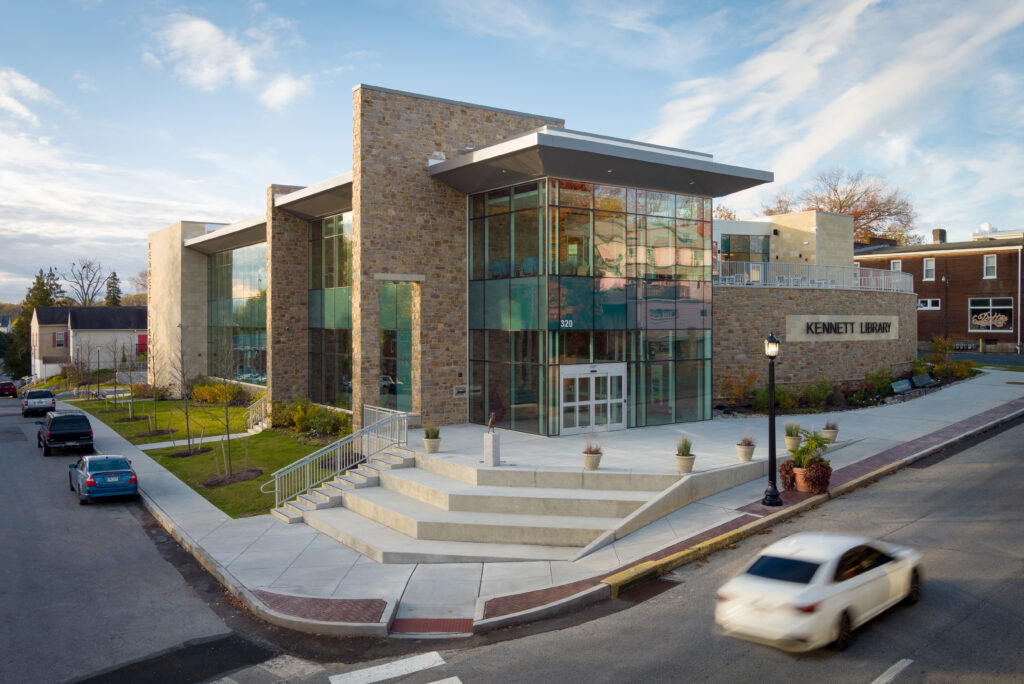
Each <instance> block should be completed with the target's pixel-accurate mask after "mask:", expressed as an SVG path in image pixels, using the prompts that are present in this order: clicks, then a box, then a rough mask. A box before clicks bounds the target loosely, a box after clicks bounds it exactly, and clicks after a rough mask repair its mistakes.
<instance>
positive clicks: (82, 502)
mask: <svg viewBox="0 0 1024 684" xmlns="http://www.w3.org/2000/svg"><path fill="white" fill-rule="evenodd" d="M87 503H89V500H88V499H86V498H85V497H84V496H82V490H81V489H79V490H78V505H79V506H84V505H85V504H87Z"/></svg>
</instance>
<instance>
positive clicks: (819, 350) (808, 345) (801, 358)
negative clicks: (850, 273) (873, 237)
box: [712, 287, 917, 401]
mask: <svg viewBox="0 0 1024 684" xmlns="http://www.w3.org/2000/svg"><path fill="white" fill-rule="evenodd" d="M713 310H714V328H713V331H712V349H713V354H714V356H713V357H712V359H713V361H712V363H713V367H714V368H713V372H714V380H713V397H714V400H715V401H717V400H719V399H720V398H721V397H722V396H723V383H724V382H725V381H726V380H730V379H731V380H733V381H739V380H742V379H743V378H745V376H746V375H747V374H748V373H755V374H756V375H757V380H756V382H755V384H757V385H764V384H767V382H768V361H767V359H765V357H764V338H765V336H767V335H768V333H769V332H770V331H771V330H774V331H775V334H776V336H777V337H778V338H779V339H780V340H781V341H782V349H781V351H780V353H779V357H778V358H777V359H776V361H775V380H776V382H777V383H779V384H781V385H792V386H794V387H799V386H802V385H805V384H807V383H809V382H812V381H814V380H817V379H820V378H830V379H833V380H837V381H842V380H863V379H864V374H865V373H868V372H871V371H875V370H878V369H879V368H881V367H883V366H886V367H889V368H892V369H893V370H894V371H896V372H902V371H905V370H909V369H910V365H911V363H912V362H913V360H914V358H916V356H917V295H915V294H914V293H892V292H868V291H855V290H817V289H805V288H799V289H798V288H774V287H771V288H769V287H764V288H761V287H715V289H714V308H713ZM799 314H822V315H837V316H841V315H878V316H895V315H898V316H899V335H900V337H899V339H898V340H885V341H875V342H854V341H849V342H788V343H787V341H786V339H785V331H786V316H787V315H799Z"/></svg>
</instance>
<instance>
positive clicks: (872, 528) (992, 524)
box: [232, 421, 1024, 684]
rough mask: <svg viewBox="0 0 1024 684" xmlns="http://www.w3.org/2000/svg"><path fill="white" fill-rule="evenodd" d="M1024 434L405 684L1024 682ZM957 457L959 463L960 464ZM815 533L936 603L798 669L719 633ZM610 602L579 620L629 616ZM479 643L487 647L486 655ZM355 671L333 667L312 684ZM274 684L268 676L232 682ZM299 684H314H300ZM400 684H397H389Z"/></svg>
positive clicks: (795, 662) (885, 621)
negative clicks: (879, 555)
mask: <svg viewBox="0 0 1024 684" xmlns="http://www.w3.org/2000/svg"><path fill="white" fill-rule="evenodd" d="M1022 443H1024V422H1020V421H1018V423H1017V424H1016V425H1015V426H1013V427H1011V428H1009V429H1007V430H1005V431H1003V432H1002V433H1001V434H997V435H995V436H994V437H991V438H990V439H988V440H986V441H983V442H981V443H978V444H976V445H974V446H972V447H969V448H967V449H966V450H963V451H961V452H959V453H955V454H954V455H952V456H948V454H940V455H938V456H936V457H932V458H931V459H929V460H928V461H926V462H924V463H922V464H921V467H916V468H911V469H907V470H903V471H900V472H898V473H896V474H894V475H891V476H887V477H884V478H883V479H881V480H880V481H878V482H877V483H876V484H874V485H872V486H870V487H867V488H862V489H859V490H857V491H855V492H852V493H850V494H848V495H846V496H843V497H840V498H839V499H836V500H834V501H831V502H829V503H827V504H826V505H824V506H822V507H820V508H818V509H817V510H813V511H809V512H807V513H805V514H803V515H802V516H800V517H798V518H795V519H792V520H791V521H790V522H788V523H783V524H781V525H778V526H777V527H776V528H774V530H773V531H772V533H771V534H766V535H760V536H754V537H751V538H750V539H747V540H745V541H743V542H742V543H740V544H738V545H737V546H736V547H735V548H733V549H731V550H725V551H721V552H719V553H716V554H713V555H712V556H710V558H709V559H708V561H707V562H706V563H705V564H702V565H701V564H696V565H690V566H686V567H684V568H681V569H680V570H677V571H676V573H677V574H676V578H677V579H678V580H680V581H679V583H678V584H675V585H668V584H667V583H666V584H665V585H663V586H671V588H669V589H668V590H667V591H664V592H663V593H661V594H658V595H656V596H653V597H651V598H647V600H646V601H643V602H641V603H638V604H637V605H635V606H631V607H629V608H628V609H625V610H619V611H618V612H614V613H612V614H606V615H603V616H600V617H597V618H596V619H592V620H587V621H584V622H580V623H579V624H576V625H573V626H568V627H566V628H563V629H558V630H555V631H546V632H542V633H534V634H530V635H527V636H525V637H523V638H520V639H511V640H505V641H502V642H500V643H493V644H489V645H482V646H478V647H473V648H464V649H461V650H452V649H451V648H446V647H448V646H450V645H449V644H440V643H439V644H436V645H431V644H429V642H421V643H420V648H421V651H422V652H429V651H438V652H439V653H440V655H441V657H442V658H443V659H444V661H445V664H444V665H441V666H437V667H431V668H430V669H426V670H423V671H421V672H418V673H416V674H412V675H407V676H405V677H404V678H400V679H396V680H394V681H403V682H412V683H426V682H437V681H439V680H444V679H445V678H449V677H458V678H459V680H460V681H461V682H462V683H463V684H475V683H477V682H498V681H500V682H558V683H559V684H569V683H572V682H588V683H591V682H594V683H596V682H644V683H645V684H646V683H649V682H684V681H685V682H694V681H696V682H743V681H757V682H794V681H796V682H801V681H802V682H863V683H868V682H875V681H876V678H878V677H880V676H881V675H883V673H885V672H886V671H887V670H889V668H891V667H893V666H894V665H896V664H897V663H900V662H901V661H904V660H907V659H909V660H911V661H912V662H911V663H910V664H909V665H908V666H906V668H905V669H903V670H902V671H901V672H900V673H899V674H898V675H897V676H896V678H895V680H894V681H895V682H898V683H900V684H902V683H903V682H953V681H957V682H962V681H966V682H1011V681H1013V682H1019V681H1021V673H1022V672H1024V647H1022V646H1021V644H1022V643H1024V506H1022V505H1021V503H1020V492H1021V488H1022V487H1021V486H1022V484H1024V473H1022V470H1021V469H1022V466H1024V461H1022V453H1024V450H1022V448H1021V444H1022ZM947 456H948V457H947ZM803 530H827V531H834V532H848V533H856V534H865V535H870V536H874V537H881V538H884V539H887V540H890V541H892V542H895V543H898V544H905V545H908V546H913V547H915V548H917V549H919V550H920V551H921V552H922V553H923V554H924V558H925V571H926V580H925V586H924V596H923V599H922V601H921V603H919V604H918V605H916V606H913V607H903V606H898V607H896V608H894V609H892V610H890V611H889V612H887V613H885V614H883V615H882V616H880V617H879V618H877V619H875V620H874V621H872V622H870V623H868V624H867V625H866V626H865V627H864V628H862V629H860V630H858V631H857V632H856V633H855V640H854V643H853V645H852V646H851V647H850V648H849V649H848V650H847V651H845V652H842V653H839V652H835V651H832V650H822V651H818V652H814V653H810V654H805V655H789V654H786V653H783V652H780V651H776V650H774V649H771V648H768V647H764V646H759V645H754V644H749V643H746V642H743V641H738V640H734V639H730V638H727V637H723V636H719V635H717V634H715V633H714V631H713V620H712V612H713V607H714V593H715V590H716V589H717V588H718V587H719V586H720V585H722V584H723V583H724V582H725V581H726V580H727V579H729V578H730V577H732V576H733V575H735V574H736V573H737V572H738V571H739V570H740V569H741V567H742V566H743V565H744V564H745V563H746V562H747V561H748V560H749V559H750V558H751V557H752V556H753V555H754V553H755V552H756V551H757V550H758V549H760V548H762V547H764V546H765V545H767V544H768V543H770V542H771V541H773V540H775V539H778V538H780V537H783V536H785V535H788V534H791V533H793V532H797V531H803ZM653 588H654V587H648V589H647V590H637V595H635V596H634V597H633V598H632V599H630V597H629V596H628V595H627V596H626V597H625V599H624V600H619V601H615V602H608V603H606V604H604V605H602V606H600V607H598V608H596V609H591V613H590V614H589V615H588V613H587V612H586V611H585V612H584V613H583V614H580V615H578V616H576V618H577V620H582V619H586V618H588V617H592V616H593V615H594V614H597V613H600V612H608V611H610V610H613V609H614V608H615V607H616V604H617V607H619V608H625V607H626V605H628V603H629V601H630V600H639V599H642V598H644V596H643V594H644V593H647V594H649V593H650V590H651V589H653ZM478 643H479V642H478ZM382 662H383V661H378V662H372V663H370V662H367V663H362V664H360V665H355V666H330V665H328V666H325V667H323V668H322V669H321V670H320V672H319V673H318V674H317V675H315V676H314V675H313V674H312V673H309V674H308V676H305V677H302V678H301V681H323V676H324V675H325V674H333V673H339V672H351V671H353V670H357V669H360V668H364V667H368V666H373V665H379V664H381V663H382ZM232 680H233V681H235V682H238V683H239V684H249V683H250V682H264V681H270V680H269V679H267V678H266V673H265V672H262V671H261V669H260V668H252V669H250V670H248V671H247V672H246V673H236V674H233V675H232ZM293 681H300V679H299V678H296V679H294V680H293ZM389 681H390V680H389Z"/></svg>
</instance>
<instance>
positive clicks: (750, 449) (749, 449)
mask: <svg viewBox="0 0 1024 684" xmlns="http://www.w3.org/2000/svg"><path fill="white" fill-rule="evenodd" d="M754 448H755V447H754V445H753V444H737V445H736V454H737V455H738V456H739V457H740V460H741V461H749V460H750V459H752V458H753V457H754Z"/></svg>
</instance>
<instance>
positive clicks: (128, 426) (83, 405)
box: [71, 399, 245, 444]
mask: <svg viewBox="0 0 1024 684" xmlns="http://www.w3.org/2000/svg"><path fill="white" fill-rule="evenodd" d="M71 403H72V404H73V405H74V406H77V407H78V408H80V409H82V410H83V411H86V412H88V413H91V414H92V415H94V416H96V417H97V418H99V419H100V420H102V421H103V422H104V423H106V424H107V425H109V426H110V427H111V428H112V429H113V430H114V431H115V432H117V434H119V435H121V436H122V437H124V438H125V439H127V440H128V441H129V442H131V443H132V444H152V443H154V442H168V441H170V440H172V439H173V440H175V441H178V442H184V441H185V413H184V411H182V407H181V401H180V400H166V401H139V402H136V404H135V420H129V416H128V405H127V404H122V405H120V406H119V407H118V408H116V409H115V408H113V404H112V403H111V404H108V403H107V402H104V401H103V400H101V399H89V400H83V401H72V402H71ZM228 415H229V417H230V425H231V433H232V434H237V433H243V432H245V407H244V406H230V407H228ZM140 416H142V418H141V419H140V418H139V417H140ZM146 416H152V417H153V420H152V422H151V421H150V420H148V419H147V418H146ZM189 424H190V426H191V428H192V437H193V439H195V438H198V437H199V436H200V434H203V428H204V427H205V428H206V433H205V434H206V436H207V437H210V436H216V435H223V434H224V407H223V406H217V405H210V404H191V405H190V406H189ZM151 425H152V432H151V430H150V426H151Z"/></svg>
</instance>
